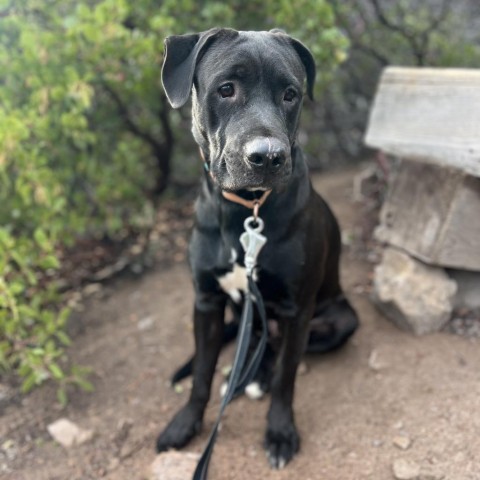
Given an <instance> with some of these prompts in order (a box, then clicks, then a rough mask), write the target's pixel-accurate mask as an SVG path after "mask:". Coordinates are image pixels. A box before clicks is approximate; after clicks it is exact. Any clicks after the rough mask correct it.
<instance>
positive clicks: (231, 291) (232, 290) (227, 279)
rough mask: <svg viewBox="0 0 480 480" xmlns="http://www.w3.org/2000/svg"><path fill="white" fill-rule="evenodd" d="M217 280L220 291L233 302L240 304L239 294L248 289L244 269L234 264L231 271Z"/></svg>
mask: <svg viewBox="0 0 480 480" xmlns="http://www.w3.org/2000/svg"><path fill="white" fill-rule="evenodd" d="M217 280H218V283H219V284H220V287H222V290H223V291H224V292H225V293H228V295H230V297H231V298H232V300H233V301H234V302H236V303H240V302H241V301H242V296H241V294H240V292H246V291H247V288H248V282H247V272H246V270H245V267H242V266H241V265H239V264H238V263H234V265H233V270H232V271H231V272H228V273H226V274H225V275H223V277H219V278H218V279H217Z"/></svg>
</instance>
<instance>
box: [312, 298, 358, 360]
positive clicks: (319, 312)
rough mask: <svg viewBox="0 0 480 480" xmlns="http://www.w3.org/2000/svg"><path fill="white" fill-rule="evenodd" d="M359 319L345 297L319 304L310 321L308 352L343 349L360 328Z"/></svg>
mask: <svg viewBox="0 0 480 480" xmlns="http://www.w3.org/2000/svg"><path fill="white" fill-rule="evenodd" d="M358 324H359V322H358V317H357V314H356V312H355V310H354V309H353V308H352V306H351V305H350V303H349V301H348V300H347V299H346V298H345V296H344V295H343V294H342V293H340V294H339V295H338V296H337V297H335V298H331V299H329V300H326V301H323V302H319V303H317V306H316V309H315V314H314V316H313V318H312V320H310V331H309V335H308V343H307V348H306V351H307V352H308V353H324V352H328V351H330V350H335V349H336V348H339V347H341V346H342V345H343V344H344V343H345V342H346V341H347V340H348V338H349V337H350V336H351V335H352V334H353V332H355V330H356V329H357V327H358Z"/></svg>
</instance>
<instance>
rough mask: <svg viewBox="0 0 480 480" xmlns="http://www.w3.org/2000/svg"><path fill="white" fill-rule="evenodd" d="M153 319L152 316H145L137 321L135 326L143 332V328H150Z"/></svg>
mask: <svg viewBox="0 0 480 480" xmlns="http://www.w3.org/2000/svg"><path fill="white" fill-rule="evenodd" d="M153 324H154V319H153V317H145V318H142V319H141V320H139V321H138V323H137V328H138V329H139V330H140V331H141V332H143V331H145V330H150V329H151V328H152V327H153Z"/></svg>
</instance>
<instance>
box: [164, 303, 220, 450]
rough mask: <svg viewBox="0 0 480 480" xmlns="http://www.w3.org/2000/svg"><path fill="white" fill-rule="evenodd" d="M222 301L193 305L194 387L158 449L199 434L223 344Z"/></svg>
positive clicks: (172, 445) (183, 441)
mask: <svg viewBox="0 0 480 480" xmlns="http://www.w3.org/2000/svg"><path fill="white" fill-rule="evenodd" d="M224 312H225V301H224V300H223V299H222V300H219V301H218V302H216V303H215V304H214V307H213V308H212V309H209V310H203V309H202V310H200V309H199V308H198V307H195V311H194V332H195V357H194V362H193V386H192V391H191V394H190V398H189V400H188V402H187V404H186V405H185V406H184V407H183V408H182V409H181V410H180V411H179V412H178V413H177V414H176V415H175V416H174V417H173V419H172V420H171V421H170V423H169V424H168V426H167V427H166V428H165V430H164V431H163V432H162V433H161V434H160V436H159V437H158V440H157V451H158V452H162V451H165V450H168V449H170V448H182V447H183V446H184V445H186V444H187V443H188V442H189V440H191V439H192V438H193V437H194V436H195V435H196V434H198V433H199V432H200V430H201V427H202V421H203V414H204V412H205V407H206V406H207V403H208V400H209V398H210V390H211V385H212V379H213V374H214V372H215V366H216V364H217V359H218V355H219V353H220V349H221V346H222V337H223V327H224Z"/></svg>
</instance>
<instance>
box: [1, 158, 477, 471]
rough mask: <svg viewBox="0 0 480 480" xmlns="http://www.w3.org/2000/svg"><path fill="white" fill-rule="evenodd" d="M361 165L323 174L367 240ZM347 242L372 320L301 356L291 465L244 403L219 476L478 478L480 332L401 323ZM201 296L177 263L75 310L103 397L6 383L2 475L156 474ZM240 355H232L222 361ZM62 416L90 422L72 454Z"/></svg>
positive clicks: (196, 446) (331, 195)
mask: <svg viewBox="0 0 480 480" xmlns="http://www.w3.org/2000/svg"><path fill="white" fill-rule="evenodd" d="M359 168H362V167H359ZM359 168H356V169H351V170H346V171H341V172H333V173H327V174H323V175H321V176H315V178H314V183H315V185H316V187H317V188H318V189H319V191H320V192H322V194H323V195H324V196H325V197H326V198H327V200H328V201H329V202H330V204H331V205H332V207H333V210H334V211H335V212H336V214H337V216H338V218H339V220H340V223H341V225H342V227H343V229H344V236H345V238H353V239H355V237H356V236H358V235H359V230H358V218H359V215H360V207H359V205H356V204H355V203H354V202H353V200H352V188H353V178H354V175H355V174H356V173H358V171H359ZM347 243H351V246H350V247H349V246H347V247H346V248H345V252H344V255H343V263H342V278H343V284H344V287H345V290H346V292H347V294H348V296H349V298H350V299H351V300H352V302H353V304H354V306H355V307H356V309H357V310H358V312H359V315H360V318H361V322H362V326H361V328H360V330H359V331H358V332H357V333H356V335H355V336H354V338H353V339H352V340H351V341H350V342H349V344H348V345H347V346H346V347H345V348H344V349H343V350H341V351H338V352H336V353H333V354H328V355H324V356H321V357H307V358H306V360H305V361H306V365H307V371H306V373H304V374H303V375H301V376H299V377H298V381H297V393H296V398H295V411H296V420H297V425H298V427H299V430H300V433H301V435H302V446H301V452H300V453H299V455H298V456H297V457H296V458H295V459H294V461H293V462H292V463H291V464H289V465H288V466H287V468H286V469H284V470H281V471H272V470H270V469H269V467H268V464H267V460H266V458H265V455H264V453H263V449H262V438H263V429H264V425H265V421H264V418H265V415H266V410H267V406H268V400H267V399H264V400H262V401H258V402H254V401H251V400H248V399H246V398H240V399H238V400H237V401H235V402H234V403H233V404H231V405H230V406H229V408H228V409H227V414H226V416H225V419H224V421H223V428H222V431H221V434H220V435H219V438H218V442H217V445H216V447H215V453H214V456H213V459H212V463H211V467H210V480H229V479H232V480H243V479H248V480H253V479H263V480H274V479H275V480H286V479H299V480H362V479H369V480H389V479H393V478H395V477H394V474H393V465H394V464H395V465H397V467H398V466H399V465H400V463H399V461H400V460H406V461H408V462H410V465H411V463H412V462H413V464H414V468H416V469H417V470H418V469H420V472H421V473H420V475H417V476H412V477H403V478H417V479H423V480H427V479H429V480H440V479H448V480H479V479H480V435H479V434H480V368H479V365H480V348H479V342H480V340H479V339H469V338H461V337H458V336H454V335H451V334H447V333H439V334H435V335H431V336H427V337H422V338H416V337H414V336H412V335H410V334H408V333H405V332H402V331H399V330H398V329H397V328H396V327H394V326H393V325H392V324H390V323H389V322H388V321H387V320H385V319H384V318H383V317H382V315H380V314H379V313H378V312H377V311H376V310H375V308H374V306H373V305H372V304H371V302H370V300H369V286H370V279H371V271H372V268H373V264H372V263H371V260H372V255H366V254H365V252H362V251H361V248H356V247H355V240H353V241H352V242H347ZM369 260H370V261H369ZM192 298H193V294H192V288H191V286H190V280H189V274H188V269H187V267H186V265H184V264H183V263H181V264H178V265H175V266H172V267H171V268H168V269H160V268H157V269H154V270H153V271H151V272H150V273H148V274H145V275H143V276H142V277H140V278H137V279H132V278H130V279H126V278H123V279H119V280H117V281H115V282H114V283H111V284H110V285H108V286H107V287H106V289H104V291H103V292H102V295H101V296H100V297H98V298H96V299H92V300H90V301H89V302H88V303H87V304H86V305H85V309H84V311H83V312H82V313H77V314H76V315H75V318H74V320H75V321H76V322H77V323H78V325H79V333H78V334H77V335H76V337H75V342H74V344H73V346H72V347H71V356H72V358H73V360H74V361H75V362H76V363H78V364H82V365H89V366H91V367H92V368H93V371H94V372H95V373H94V374H93V375H92V378H91V379H92V381H93V383H94V385H95V392H94V393H87V392H77V393H76V394H75V395H73V396H72V397H71V402H70V404H69V405H68V406H67V407H66V408H64V409H61V408H60V407H59V406H58V404H57V403H56V400H55V389H54V388H53V387H52V386H48V385H47V386H46V387H43V388H41V389H39V390H37V391H35V392H33V393H32V394H30V395H28V396H21V395H19V394H15V395H10V396H8V395H7V394H6V393H5V389H4V388H3V387H2V388H3V389H0V478H1V479H4V480H66V479H68V480H87V479H95V480H96V479H100V478H104V479H109V480H141V479H145V478H147V476H148V471H149V467H150V465H151V463H152V462H153V460H154V459H155V453H154V443H155V438H156V435H157V434H158V432H159V431H160V429H162V428H163V427H164V425H165V424H166V422H167V421H168V419H169V418H170V417H171V416H172V415H173V413H174V412H175V411H176V410H177V408H178V407H179V406H180V405H181V404H182V403H183V402H185V401H186V399H187V395H188V383H185V384H184V385H183V387H184V388H183V391H177V392H176V391H174V390H172V389H171V388H170V387H169V386H168V378H169V376H170V374H171V373H172V371H173V370H174V369H175V367H176V366H177V365H179V364H180V363H181V362H182V361H183V360H184V359H185V358H186V357H187V356H188V355H189V354H190V353H191V351H192V346H193V344H192V335H191V319H190V314H191V305H192ZM231 354H232V348H230V349H227V350H226V351H225V352H224V353H223V354H222V358H221V362H220V363H221V366H225V365H228V363H229V361H230V358H231ZM220 381H221V373H220V368H219V371H218V374H217V376H216V383H215V390H214V393H213V396H212V401H211V403H210V406H209V408H208V410H207V414H206V419H205V428H204V431H203V433H202V435H201V436H200V437H199V438H197V439H195V440H194V441H193V442H192V443H191V444H190V445H189V446H188V448H187V449H186V450H187V451H189V452H200V451H201V450H202V448H203V445H204V444H205V441H206V439H207V436H208V432H209V428H210V426H211V425H212V423H213V421H214V419H215V417H216V414H217V410H218V406H219V395H218V386H219V384H220ZM0 387H1V386H0ZM7 393H8V392H7ZM60 417H67V418H69V419H70V420H72V421H74V422H75V423H77V424H78V425H79V426H81V427H82V428H87V429H93V430H94V431H95V436H94V438H93V439H92V440H91V441H89V442H88V443H86V444H84V445H81V446H77V447H72V448H70V449H64V448H63V447H61V446H60V445H58V444H56V443H55V442H54V441H53V440H52V439H51V438H50V436H49V434H48V432H47V429H46V427H47V425H48V424H49V423H50V422H52V421H54V420H56V419H58V418H60ZM397 475H398V472H397ZM401 478H402V477H401ZM185 480H188V479H185Z"/></svg>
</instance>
